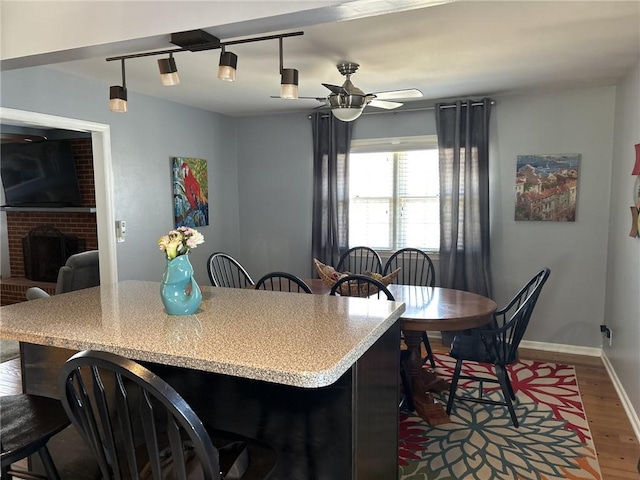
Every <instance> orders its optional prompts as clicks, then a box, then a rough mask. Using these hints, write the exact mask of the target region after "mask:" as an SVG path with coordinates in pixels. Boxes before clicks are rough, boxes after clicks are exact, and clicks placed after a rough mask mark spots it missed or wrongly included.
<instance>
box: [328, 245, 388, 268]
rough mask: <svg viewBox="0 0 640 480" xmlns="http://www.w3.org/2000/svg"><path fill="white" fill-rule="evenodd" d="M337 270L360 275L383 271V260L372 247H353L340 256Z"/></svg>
mask: <svg viewBox="0 0 640 480" xmlns="http://www.w3.org/2000/svg"><path fill="white" fill-rule="evenodd" d="M336 270H337V271H338V272H349V273H353V274H358V275H361V274H363V273H365V272H371V273H382V260H380V255H378V252H376V251H375V250H374V249H372V248H369V247H353V248H350V249H349V250H347V251H346V252H344V253H343V254H342V255H341V256H340V260H339V261H338V265H337V266H336Z"/></svg>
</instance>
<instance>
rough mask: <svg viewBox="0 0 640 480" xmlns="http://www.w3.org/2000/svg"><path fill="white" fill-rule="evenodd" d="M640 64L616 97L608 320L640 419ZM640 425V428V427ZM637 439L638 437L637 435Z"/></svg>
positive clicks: (609, 351)
mask: <svg viewBox="0 0 640 480" xmlns="http://www.w3.org/2000/svg"><path fill="white" fill-rule="evenodd" d="M638 106H640V63H639V64H638V65H636V68H635V69H634V70H633V71H632V72H630V73H629V75H627V77H626V78H625V80H624V81H623V82H622V83H621V84H620V86H619V87H618V90H617V96H616V117H615V136H614V148H613V170H612V183H611V184H612V186H613V188H612V195H611V210H610V214H609V248H608V268H607V288H606V292H607V294H606V302H605V315H604V319H605V322H606V324H607V325H609V327H610V328H611V329H612V330H613V346H612V347H609V345H608V343H607V344H605V353H606V355H607V357H608V358H609V360H610V361H611V364H612V365H613V368H614V370H615V372H616V374H617V376H618V378H619V379H620V382H621V383H622V385H623V386H624V389H625V391H626V393H627V396H628V397H629V400H630V402H631V407H632V408H635V413H636V419H637V417H640V374H639V373H638V371H640V348H639V347H638V346H639V345H640V238H631V237H630V236H629V230H630V229H631V214H630V211H629V207H630V206H632V205H633V193H634V191H633V190H634V182H635V178H634V177H633V176H632V175H630V173H631V169H632V168H633V163H634V159H635V151H634V145H635V144H637V143H640V110H639V108H638ZM637 425H640V424H637ZM636 433H638V431H636Z"/></svg>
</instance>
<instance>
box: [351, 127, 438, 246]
mask: <svg viewBox="0 0 640 480" xmlns="http://www.w3.org/2000/svg"><path fill="white" fill-rule="evenodd" d="M439 210H440V201H439V173H438V148H437V142H436V139H435V137H432V136H429V137H407V138H399V139H376V140H354V141H353V142H352V148H351V152H350V156H349V246H350V247H352V246H357V245H366V246H369V247H371V248H374V249H376V250H381V251H385V250H386V251H395V250H398V249H400V248H404V247H415V248H420V249H422V250H427V251H437V250H438V248H439V245H440V211H439Z"/></svg>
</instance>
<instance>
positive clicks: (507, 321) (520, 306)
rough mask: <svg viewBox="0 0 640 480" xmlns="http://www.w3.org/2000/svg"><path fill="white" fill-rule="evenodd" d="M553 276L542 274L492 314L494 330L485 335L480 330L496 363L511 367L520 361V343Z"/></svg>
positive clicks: (549, 272)
mask: <svg viewBox="0 0 640 480" xmlns="http://www.w3.org/2000/svg"><path fill="white" fill-rule="evenodd" d="M550 274H551V270H549V269H548V268H543V269H542V270H540V272H538V273H537V274H536V275H535V276H534V277H533V278H532V279H531V280H529V281H528V282H527V284H526V285H525V286H524V287H522V288H521V289H520V291H519V292H518V293H517V294H516V295H515V296H514V297H513V299H512V300H511V301H510V302H509V303H508V304H507V305H506V306H505V307H503V308H501V309H499V310H497V311H496V312H495V313H494V314H493V318H494V329H489V330H486V332H487V333H486V334H485V333H484V332H485V330H482V329H479V330H478V331H479V332H480V336H481V337H482V338H483V341H484V342H485V346H486V347H487V351H488V352H489V353H490V354H492V355H493V356H494V358H495V363H498V364H502V365H508V364H511V363H513V362H515V361H516V360H517V359H518V347H519V345H520V341H521V340H522V337H523V336H524V333H525V331H526V329H527V326H528V325H529V320H530V319H531V314H532V313H533V308H534V307H535V306H536V302H537V301H538V297H539V296H540V291H541V290H542V287H543V286H544V284H545V282H546V281H547V279H548V278H549V275H550ZM489 332H490V333H489Z"/></svg>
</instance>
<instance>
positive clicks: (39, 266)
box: [22, 225, 85, 282]
mask: <svg viewBox="0 0 640 480" xmlns="http://www.w3.org/2000/svg"><path fill="white" fill-rule="evenodd" d="M84 251H85V241H84V240H83V239H81V238H79V237H76V236H72V235H65V234H64V233H62V232H61V231H60V230H58V229H57V228H54V227H52V226H50V225H42V226H40V227H36V228H34V229H32V230H30V231H29V233H28V234H27V235H26V236H25V237H23V238H22V254H23V259H24V276H25V278H28V279H29V280H35V281H41V282H55V281H56V280H57V279H58V270H60V267H62V266H63V265H64V264H65V263H66V261H67V259H68V258H69V257H70V256H71V255H74V254H76V253H79V252H84Z"/></svg>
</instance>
